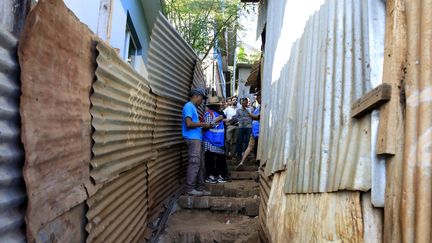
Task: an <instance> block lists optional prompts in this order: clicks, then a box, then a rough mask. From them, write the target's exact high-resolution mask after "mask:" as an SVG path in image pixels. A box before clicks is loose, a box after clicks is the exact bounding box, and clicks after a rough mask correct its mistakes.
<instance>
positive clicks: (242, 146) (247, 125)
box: [235, 98, 252, 158]
mask: <svg viewBox="0 0 432 243" xmlns="http://www.w3.org/2000/svg"><path fill="white" fill-rule="evenodd" d="M241 105H242V107H241V109H238V110H237V113H236V115H235V119H236V120H237V121H238V128H237V149H236V155H237V157H238V158H241V157H242V154H243V152H244V151H245V150H246V147H247V145H248V143H249V138H250V136H251V132H252V118H251V117H250V116H249V110H248V109H247V106H248V100H247V99H246V98H243V99H241Z"/></svg>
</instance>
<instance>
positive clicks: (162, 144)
mask: <svg viewBox="0 0 432 243" xmlns="http://www.w3.org/2000/svg"><path fill="white" fill-rule="evenodd" d="M184 103H185V102H178V101H173V100H171V99H167V98H164V97H160V96H158V97H157V100H156V119H155V124H157V126H155V128H154V134H153V143H154V147H155V149H162V148H167V147H172V146H178V145H179V144H181V143H183V142H184V140H183V138H182V127H181V123H182V110H183V105H184Z"/></svg>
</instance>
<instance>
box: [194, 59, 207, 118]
mask: <svg viewBox="0 0 432 243" xmlns="http://www.w3.org/2000/svg"><path fill="white" fill-rule="evenodd" d="M197 87H206V81H205V78H204V72H203V69H202V66H201V61H199V60H198V59H197V61H196V63H195V70H194V74H193V82H192V88H197ZM205 109H206V104H205V102H203V103H202V104H201V105H200V106H199V107H198V114H199V115H200V116H204V113H205Z"/></svg>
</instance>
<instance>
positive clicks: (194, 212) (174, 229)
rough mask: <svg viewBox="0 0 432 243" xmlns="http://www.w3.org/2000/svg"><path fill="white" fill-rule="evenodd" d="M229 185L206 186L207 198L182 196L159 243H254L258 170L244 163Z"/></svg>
mask: <svg viewBox="0 0 432 243" xmlns="http://www.w3.org/2000/svg"><path fill="white" fill-rule="evenodd" d="M228 164H229V169H230V174H231V178H232V182H226V183H222V184H208V185H207V190H208V191H210V193H211V195H210V196H189V195H182V196H180V198H179V199H178V201H177V204H176V206H175V208H174V209H173V212H172V214H171V216H170V218H169V219H168V222H167V224H166V226H165V229H164V233H163V234H162V235H161V236H160V237H159V242H160V243H171V242H175V243H189V242H190V243H198V242H202V243H207V242H209V243H222V242H224V243H225V242H227V243H228V242H235V243H258V242H260V241H259V236H258V212H259V202H260V198H259V183H258V180H257V178H258V176H259V174H258V172H257V171H258V167H257V166H256V165H254V162H253V161H247V162H246V164H245V166H244V167H243V170H242V171H234V168H235V163H234V162H233V161H228Z"/></svg>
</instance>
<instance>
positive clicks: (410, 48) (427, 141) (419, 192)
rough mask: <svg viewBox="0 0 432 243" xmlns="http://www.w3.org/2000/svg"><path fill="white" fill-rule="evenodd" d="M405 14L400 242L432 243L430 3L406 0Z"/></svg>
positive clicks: (431, 38) (431, 59)
mask: <svg viewBox="0 0 432 243" xmlns="http://www.w3.org/2000/svg"><path fill="white" fill-rule="evenodd" d="M405 11H406V15H405V16H406V33H407V35H406V37H407V39H406V40H407V42H406V43H407V49H406V50H407V54H406V55H407V66H406V78H405V91H406V123H405V149H404V151H405V152H404V159H403V179H402V181H403V184H402V192H403V193H402V198H401V202H402V203H401V226H402V230H403V233H402V241H403V242H432V203H431V201H432V154H431V153H432V105H431V101H432V99H431V97H432V28H431V27H432V1H431V0H418V1H408V0H405ZM394 51H395V52H398V51H401V50H394Z"/></svg>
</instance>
